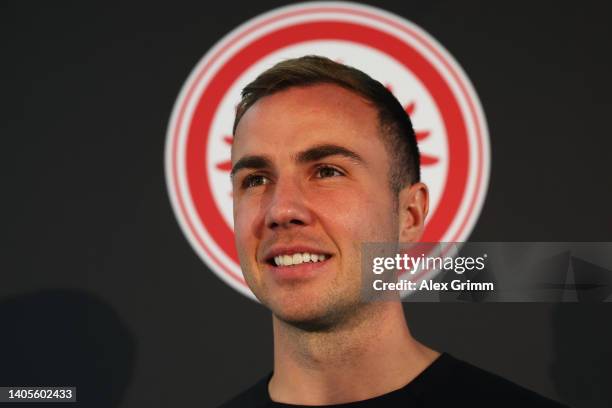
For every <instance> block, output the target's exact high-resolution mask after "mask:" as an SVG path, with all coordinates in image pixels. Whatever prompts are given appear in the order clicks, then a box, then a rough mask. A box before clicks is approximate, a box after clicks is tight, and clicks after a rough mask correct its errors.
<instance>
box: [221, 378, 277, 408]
mask: <svg viewBox="0 0 612 408" xmlns="http://www.w3.org/2000/svg"><path fill="white" fill-rule="evenodd" d="M270 377H271V374H268V375H266V376H265V377H263V378H261V379H260V380H259V381H257V382H256V383H255V384H253V385H252V386H250V387H249V388H247V389H246V390H244V391H242V392H241V393H240V394H238V395H236V396H235V397H233V398H232V399H230V400H229V401H226V402H225V403H223V404H221V405H220V406H219V408H239V407H240V408H242V407H252V408H263V407H266V406H268V405H269V402H270V399H269V397H268V382H269V381H270Z"/></svg>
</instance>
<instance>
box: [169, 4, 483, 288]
mask: <svg viewBox="0 0 612 408" xmlns="http://www.w3.org/2000/svg"><path fill="white" fill-rule="evenodd" d="M311 54H316V55H323V56H326V57H329V58H331V59H333V60H335V61H338V62H342V63H344V64H347V65H350V66H353V67H355V68H358V69H360V70H362V71H364V72H366V73H367V74H369V75H370V76H372V77H373V78H375V79H378V80H379V81H381V82H382V83H383V84H385V85H386V86H387V87H388V88H389V90H391V92H393V94H394V95H395V96H396V97H397V99H398V100H399V101H400V102H401V103H402V105H403V106H404V107H405V109H406V112H407V113H408V114H409V115H410V118H411V119H412V122H413V126H414V128H415V131H416V135H417V140H418V143H419V148H420V150H421V154H422V160H421V172H422V179H423V181H424V182H425V183H426V184H427V185H428V187H429V190H430V194H431V197H430V212H429V214H430V215H429V217H428V220H427V223H426V227H425V232H424V236H423V238H422V241H424V242H461V241H464V240H466V239H467V237H468V236H469V234H470V232H471V230H472V228H473V227H474V224H475V223H476V220H477V219H478V216H479V214H480V210H481V207H482V204H483V201H484V197H485V194H486V189H487V186H488V179H489V167H490V151H489V136H488V131H487V125H486V121H485V117H484V113H483V110H482V108H481V105H480V101H479V100H478V97H477V96H476V93H475V91H474V89H473V87H472V85H471V84H470V81H469V79H468V78H467V76H466V74H465V73H464V72H463V70H462V69H461V68H460V67H459V64H457V62H456V61H455V60H454V59H453V57H452V56H451V55H450V54H449V53H448V51H446V50H445V49H444V48H443V47H442V46H441V45H440V44H439V43H438V42H437V41H436V40H435V39H434V38H432V37H431V36H430V35H429V34H427V33H426V32H425V31H424V30H423V29H421V28H419V27H418V26H416V25H415V24H413V23H411V22H409V21H407V20H405V19H403V18H401V17H399V16H396V15H394V14H391V13H389V12H386V11H383V10H380V9H378V8H374V7H369V6H364V5H358V4H353V3H344V2H342V3H336V2H320V3H319V2H315V3H303V4H297V5H292V6H288V7H282V8H278V9H275V10H272V11H270V12H268V13H265V14H263V15H260V16H258V17H256V18H254V19H252V20H249V21H248V22H246V23H244V24H242V25H241V26H239V27H237V28H236V29H234V30H233V31H232V32H230V33H229V34H228V35H226V36H225V37H224V38H222V39H221V40H220V41H219V42H218V43H217V44H216V45H215V46H214V47H213V48H212V49H211V50H210V51H208V52H207V53H206V55H204V57H203V58H202V59H201V60H200V62H199V63H198V64H197V66H196V67H195V68H194V69H193V71H192V73H191V75H190V76H189V78H188V79H187V81H186V82H185V85H184V86H183V88H182V90H181V92H180V94H179V96H178V98H177V100H176V103H175V105H174V109H173V112H172V117H171V120H170V124H169V126H168V134H167V140H166V156H165V161H166V163H165V165H166V181H167V184H168V192H169V195H170V200H171V202H172V207H173V209H174V212H175V214H176V217H177V219H178V222H179V224H180V226H181V228H182V230H183V232H184V233H185V235H186V237H187V239H188V240H189V242H190V243H191V245H192V246H193V248H194V250H195V251H196V252H197V253H198V255H199V256H200V258H201V259H202V260H203V261H204V262H205V263H206V265H208V266H209V268H210V269H211V270H212V271H213V272H214V273H216V274H217V275H218V276H219V277H220V278H221V279H223V280H224V281H225V282H226V283H228V284H229V285H231V286H232V287H233V288H235V289H237V290H238V291H239V292H241V293H242V294H244V295H246V296H249V297H251V298H253V299H255V297H254V296H253V294H252V293H251V291H250V289H249V288H248V287H247V285H246V283H245V281H244V278H243V276H242V272H241V270H240V265H239V263H238V255H237V252H236V248H235V246H234V235H233V220H232V196H231V194H232V188H231V183H230V178H229V172H230V170H231V162H230V149H231V144H232V134H231V133H232V124H233V120H234V113H235V106H236V104H237V103H238V101H239V100H240V91H241V90H242V88H243V87H244V86H245V85H246V84H248V83H249V82H251V81H252V80H253V79H255V77H256V76H257V75H258V74H260V73H261V72H263V71H264V70H266V69H267V68H270V67H271V66H273V65H274V64H275V63H277V62H279V61H281V60H284V59H289V58H295V57H300V56H303V55H311Z"/></svg>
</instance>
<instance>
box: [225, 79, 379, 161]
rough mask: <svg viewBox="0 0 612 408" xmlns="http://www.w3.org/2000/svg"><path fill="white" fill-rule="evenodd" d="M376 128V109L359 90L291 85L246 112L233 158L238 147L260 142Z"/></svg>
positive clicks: (357, 132) (361, 131)
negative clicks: (356, 91)
mask: <svg viewBox="0 0 612 408" xmlns="http://www.w3.org/2000/svg"><path fill="white" fill-rule="evenodd" d="M377 130H378V116H377V111H376V110H375V108H374V107H373V106H372V104H371V103H370V102H369V101H367V100H365V99H364V98H363V97H361V96H360V95H358V94H357V93H355V92H353V91H350V90H347V89H345V88H343V87H341V86H339V85H335V84H327V83H322V84H315V85H308V86H299V87H291V88H287V89H284V90H282V91H278V92H276V93H274V94H271V95H268V96H265V97H263V98H261V99H260V100H258V101H257V102H255V103H254V104H253V106H251V107H250V108H249V109H248V110H247V111H246V112H245V114H244V115H243V117H242V118H241V120H240V122H239V123H238V126H237V127H236V132H235V135H234V144H233V148H232V157H233V155H234V153H235V152H236V150H242V148H246V147H252V146H257V145H260V144H261V143H267V142H270V143H279V142H280V141H283V142H284V141H286V142H292V143H293V142H296V140H295V138H300V140H302V141H304V142H306V141H307V140H308V139H316V138H318V137H325V136H328V137H331V136H341V137H345V138H348V137H351V136H353V137H358V136H360V134H361V133H365V132H367V133H372V131H377ZM326 131H329V132H333V133H334V135H332V134H331V133H329V134H327V135H325V133H324V132H326ZM351 133H353V134H351ZM370 136H375V135H368V137H370ZM323 141H324V140H320V142H323ZM238 145H240V147H239V148H238V149H237V146H238ZM246 145H248V146H246ZM277 147H281V146H277Z"/></svg>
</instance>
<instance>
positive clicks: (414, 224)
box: [398, 183, 429, 242]
mask: <svg viewBox="0 0 612 408" xmlns="http://www.w3.org/2000/svg"><path fill="white" fill-rule="evenodd" d="M398 200H399V208H398V210H399V242H417V241H418V240H419V239H421V235H423V229H424V227H425V217H426V216H427V212H428V211H429V190H428V189H427V186H426V185H425V184H423V183H414V184H412V185H410V186H408V187H405V188H404V189H403V190H402V191H400V193H399V197H398Z"/></svg>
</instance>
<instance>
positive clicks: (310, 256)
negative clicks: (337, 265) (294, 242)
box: [267, 252, 330, 267]
mask: <svg viewBox="0 0 612 408" xmlns="http://www.w3.org/2000/svg"><path fill="white" fill-rule="evenodd" d="M329 258H330V256H329V255H326V254H316V253H310V252H299V253H294V254H283V255H277V256H275V257H274V258H270V259H269V260H268V261H267V262H268V264H270V265H272V266H276V267H281V266H297V265H302V264H308V263H317V262H323V261H325V260H327V259H329Z"/></svg>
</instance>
